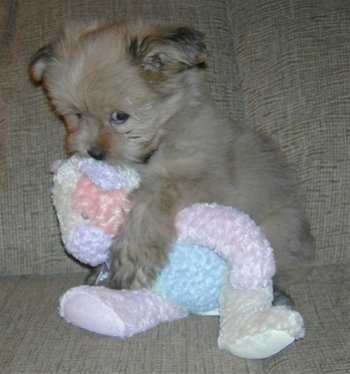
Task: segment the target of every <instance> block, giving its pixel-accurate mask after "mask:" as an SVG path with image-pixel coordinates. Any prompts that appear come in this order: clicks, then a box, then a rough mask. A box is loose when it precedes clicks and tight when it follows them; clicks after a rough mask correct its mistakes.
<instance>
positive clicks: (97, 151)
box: [88, 147, 106, 161]
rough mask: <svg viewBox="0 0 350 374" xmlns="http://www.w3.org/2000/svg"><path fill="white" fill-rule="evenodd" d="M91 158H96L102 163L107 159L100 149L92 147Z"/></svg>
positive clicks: (90, 150)
mask: <svg viewBox="0 0 350 374" xmlns="http://www.w3.org/2000/svg"><path fill="white" fill-rule="evenodd" d="M88 154H89V156H91V157H92V158H94V159H95V160H98V161H102V160H104V159H105V157H106V154H105V152H103V151H102V150H101V149H100V148H97V147H92V148H90V149H89V150H88Z"/></svg>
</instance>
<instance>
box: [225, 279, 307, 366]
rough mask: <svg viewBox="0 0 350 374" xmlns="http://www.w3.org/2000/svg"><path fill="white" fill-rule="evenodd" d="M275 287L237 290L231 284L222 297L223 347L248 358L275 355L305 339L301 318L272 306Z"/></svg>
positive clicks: (282, 307) (292, 312) (280, 307)
mask: <svg viewBox="0 0 350 374" xmlns="http://www.w3.org/2000/svg"><path fill="white" fill-rule="evenodd" d="M271 302H272V286H271V284H269V285H268V286H267V287H265V288H262V289H259V290H247V291H239V290H233V289H232V288H230V286H229V285H228V282H227V283H226V285H225V286H224V288H223V292H222V295H221V303H220V307H221V320H220V335H219V339H218V344H219V347H220V348H222V349H226V350H228V351H229V352H231V353H232V354H234V355H236V356H238V357H242V358H248V359H262V358H266V357H269V356H272V355H274V354H276V353H278V352H280V351H281V350H282V349H284V348H285V347H287V346H288V345H289V344H291V343H292V342H293V341H294V340H296V339H300V338H302V337H303V336H304V325H303V319H302V317H301V315H300V314H299V313H298V312H296V311H294V310H291V309H288V308H286V307H284V306H272V305H271Z"/></svg>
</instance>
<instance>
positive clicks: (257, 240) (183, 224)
mask: <svg viewBox="0 0 350 374" xmlns="http://www.w3.org/2000/svg"><path fill="white" fill-rule="evenodd" d="M176 229H177V235H178V237H177V240H178V241H179V242H180V243H194V244H197V245H202V246H206V247H209V248H213V249H214V250H215V251H216V252H217V253H218V255H220V256H221V257H223V258H224V259H225V260H226V261H227V263H228V266H229V268H230V270H231V271H230V283H231V285H232V287H234V288H236V289H257V288H260V287H262V286H265V285H266V284H267V282H268V281H269V280H270V279H271V278H272V276H273V275H274V274H275V262H274V257H273V250H272V248H271V246H270V244H269V242H268V241H267V239H266V238H265V236H264V235H263V234H262V232H261V231H260V229H259V227H258V226H257V225H256V224H255V223H254V221H253V220H252V219H251V218H250V217H249V216H248V215H247V214H245V213H242V212H240V211H238V210H236V209H233V208H230V207H225V206H220V205H217V204H194V205H192V206H190V207H188V208H185V209H183V210H182V211H181V212H180V213H179V214H178V216H177V220H176Z"/></svg>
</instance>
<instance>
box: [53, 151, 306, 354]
mask: <svg viewBox="0 0 350 374" xmlns="http://www.w3.org/2000/svg"><path fill="white" fill-rule="evenodd" d="M54 169H55V170H54V171H55V175H54V182H53V189H52V196H53V202H54V205H55V208H56V212H57V216H58V220H59V224H60V230H61V236H62V241H63V243H64V245H65V248H66V250H67V252H68V253H70V254H71V255H72V256H73V257H75V258H76V259H77V260H79V261H80V262H83V263H85V264H88V265H91V266H96V265H99V264H104V265H103V271H102V272H101V274H100V277H99V279H98V281H97V284H103V282H104V280H105V278H108V275H109V274H108V264H109V263H108V261H109V260H108V256H109V253H108V252H109V248H110V246H111V244H112V242H113V240H114V239H115V237H116V236H117V235H118V231H119V229H120V227H121V224H122V222H123V220H124V218H125V215H126V214H127V213H128V211H129V210H130V209H131V203H130V201H129V199H128V195H129V193H130V191H132V190H133V189H134V188H137V186H138V185H139V183H140V177H139V175H138V174H137V172H136V171H135V170H133V169H131V168H127V167H119V168H114V167H112V166H110V165H107V164H105V163H103V162H101V161H95V160H93V159H90V158H78V157H72V158H70V159H68V160H67V161H64V162H60V163H56V164H55V167H54ZM176 231H177V237H176V238H174V243H173V245H172V249H171V251H170V253H169V258H168V264H167V265H166V267H165V268H164V269H163V270H162V272H161V274H160V275H159V276H158V278H157V279H156V280H155V282H154V284H153V285H152V286H151V287H150V288H149V289H140V290H112V289H109V288H106V287H104V286H101V285H96V286H86V285H85V286H78V287H75V288H72V289H70V290H68V291H67V292H65V293H64V294H63V295H62V297H61V298H60V305H59V313H60V315H61V316H62V317H63V318H64V319H65V320H66V321H68V322H70V323H72V324H74V325H76V326H79V327H81V328H84V329H86V330H89V331H92V332H95V333H99V334H105V335H110V336H115V337H120V338H126V337H131V336H133V335H134V334H137V333H140V332H143V331H146V330H148V329H150V328H152V327H154V326H156V325H158V324H160V323H162V322H169V321H173V320H176V319H179V318H184V317H186V316H187V315H188V314H189V313H196V314H204V315H206V314H207V315H218V314H219V315H220V332H219V339H218V345H219V347H220V348H222V349H226V350H228V351H230V352H231V353H232V354H234V355H236V356H239V357H243V358H252V359H259V358H265V357H269V356H271V355H273V354H275V353H277V352H279V351H281V350H282V349H283V348H285V347H286V346H288V345H289V344H290V343H292V342H293V341H294V340H295V339H300V338H302V337H303V336H304V327H303V319H302V317H301V315H300V314H299V313H298V312H296V311H294V310H291V309H289V308H286V307H284V306H273V305H272V299H273V292H272V277H273V275H274V272H275V264H274V258H273V251H272V248H271V247H270V245H269V243H268V241H267V240H266V238H265V237H264V236H263V234H262V233H261V231H260V230H259V228H258V227H257V226H256V225H255V223H254V222H253V221H252V220H251V219H250V218H249V216H248V215H246V214H245V213H242V212H239V211H238V210H236V209H234V208H230V207H224V206H220V205H216V204H195V205H193V206H190V207H188V208H186V209H184V210H182V211H181V212H179V213H178V215H177V219H176Z"/></svg>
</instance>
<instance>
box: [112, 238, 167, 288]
mask: <svg viewBox="0 0 350 374" xmlns="http://www.w3.org/2000/svg"><path fill="white" fill-rule="evenodd" d="M152 252H153V251H152V250H149V249H147V248H144V247H139V248H135V247H132V246H130V245H123V244H122V243H120V242H119V243H118V244H117V245H116V246H115V247H114V248H113V251H112V258H111V263H110V277H109V280H108V285H109V287H111V288H116V289H138V288H142V287H147V286H149V285H150V284H151V283H152V281H153V280H154V279H155V278H156V276H157V274H158V272H159V269H160V264H159V263H158V261H156V260H155V259H154V256H152V255H151V254H150V253H152Z"/></svg>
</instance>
